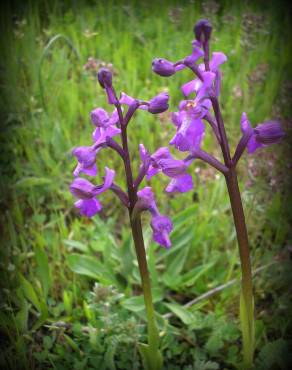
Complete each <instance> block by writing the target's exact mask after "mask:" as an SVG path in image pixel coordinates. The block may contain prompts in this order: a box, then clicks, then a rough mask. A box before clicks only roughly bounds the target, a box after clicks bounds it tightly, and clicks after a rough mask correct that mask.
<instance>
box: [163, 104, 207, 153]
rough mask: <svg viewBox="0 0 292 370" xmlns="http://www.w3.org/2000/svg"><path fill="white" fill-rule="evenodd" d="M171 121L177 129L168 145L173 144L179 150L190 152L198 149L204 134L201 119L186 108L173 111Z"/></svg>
mask: <svg viewBox="0 0 292 370" xmlns="http://www.w3.org/2000/svg"><path fill="white" fill-rule="evenodd" d="M172 121H173V123H174V125H175V126H176V127H177V131H176V134H175V135H174V137H173V138H172V139H171V140H170V142H169V143H170V145H174V146H175V147H176V148H177V149H178V150H180V151H181V152H192V151H194V150H196V149H198V148H199V147H200V145H201V142H202V139H203V137H204V135H205V125H204V123H203V121H202V120H201V119H200V118H196V117H195V116H193V115H192V113H191V112H190V111H189V110H186V109H182V110H180V111H179V112H175V113H173V114H172Z"/></svg>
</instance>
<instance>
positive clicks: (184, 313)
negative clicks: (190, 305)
mask: <svg viewBox="0 0 292 370" xmlns="http://www.w3.org/2000/svg"><path fill="white" fill-rule="evenodd" d="M164 305H165V306H166V307H167V308H168V309H170V311H171V312H173V313H174V314H175V316H177V317H178V318H179V319H181V321H182V322H183V323H184V324H186V325H191V324H192V322H194V320H195V317H194V315H193V314H192V313H191V312H190V311H189V310H188V309H187V308H185V307H183V306H180V305H178V304H177V303H164Z"/></svg>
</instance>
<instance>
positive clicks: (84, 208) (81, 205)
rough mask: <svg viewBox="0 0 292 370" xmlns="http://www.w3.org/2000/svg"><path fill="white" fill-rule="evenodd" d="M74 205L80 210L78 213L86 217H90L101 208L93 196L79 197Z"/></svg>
mask: <svg viewBox="0 0 292 370" xmlns="http://www.w3.org/2000/svg"><path fill="white" fill-rule="evenodd" d="M74 205H75V207H76V208H78V209H79V210H80V214H81V215H83V216H86V217H92V216H94V215H96V214H97V213H98V212H99V211H100V210H101V209H102V206H101V204H100V202H99V201H98V200H97V199H95V198H92V199H80V200H78V201H77V202H75V203H74Z"/></svg>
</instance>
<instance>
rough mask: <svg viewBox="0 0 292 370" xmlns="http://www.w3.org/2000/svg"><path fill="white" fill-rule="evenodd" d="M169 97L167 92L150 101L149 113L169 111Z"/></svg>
mask: <svg viewBox="0 0 292 370" xmlns="http://www.w3.org/2000/svg"><path fill="white" fill-rule="evenodd" d="M168 100H169V95H168V94H167V93H165V92H163V93H160V94H158V95H157V96H155V97H154V98H153V99H151V100H149V105H148V112H150V113H152V114H157V113H163V112H165V111H166V110H167V109H168Z"/></svg>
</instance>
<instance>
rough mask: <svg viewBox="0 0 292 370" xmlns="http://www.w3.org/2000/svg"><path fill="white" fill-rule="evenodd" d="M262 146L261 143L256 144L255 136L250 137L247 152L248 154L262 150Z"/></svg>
mask: <svg viewBox="0 0 292 370" xmlns="http://www.w3.org/2000/svg"><path fill="white" fill-rule="evenodd" d="M263 146H264V145H263V144H261V143H258V142H257V141H256V139H255V136H254V135H252V136H251V138H250V139H249V141H248V143H247V151H248V153H249V154H252V153H254V152H255V151H256V150H257V149H259V148H262V147H263Z"/></svg>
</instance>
